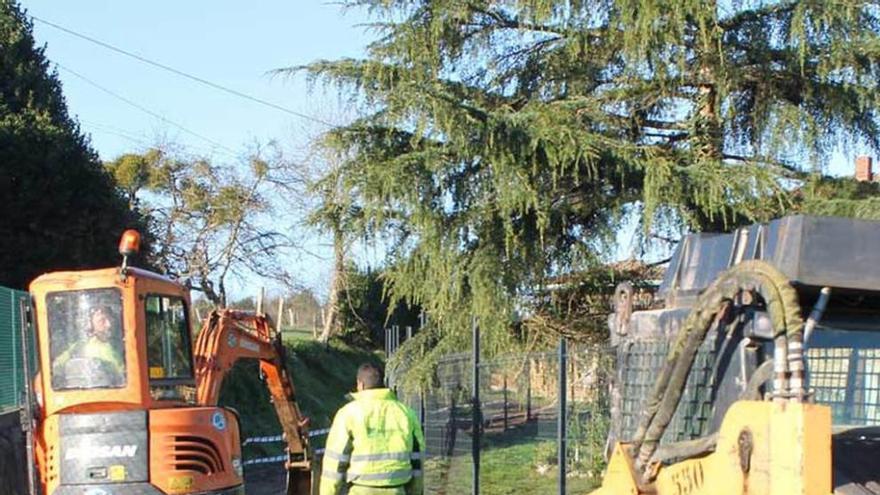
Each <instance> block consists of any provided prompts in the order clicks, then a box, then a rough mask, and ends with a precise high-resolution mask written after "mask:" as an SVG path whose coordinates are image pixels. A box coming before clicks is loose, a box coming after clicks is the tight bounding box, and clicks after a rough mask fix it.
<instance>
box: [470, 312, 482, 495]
mask: <svg viewBox="0 0 880 495" xmlns="http://www.w3.org/2000/svg"><path fill="white" fill-rule="evenodd" d="M473 339H474V342H473V370H472V371H473V379H474V383H473V405H472V411H471V412H472V414H473V418H472V419H471V422H472V423H471V425H472V429H473V435H472V436H471V456H472V458H473V464H474V465H473V487H472V489H471V493H472V494H473V495H479V493H480V430H481V426H482V425H481V423H482V419H481V418H480V325H479V324H478V323H477V319H476V318H474V321H473Z"/></svg>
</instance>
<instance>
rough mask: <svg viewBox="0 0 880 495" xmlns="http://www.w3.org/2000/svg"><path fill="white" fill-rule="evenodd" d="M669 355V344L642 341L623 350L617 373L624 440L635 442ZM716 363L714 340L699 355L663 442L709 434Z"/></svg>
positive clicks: (623, 347) (702, 348) (666, 342)
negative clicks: (637, 429) (630, 439)
mask: <svg viewBox="0 0 880 495" xmlns="http://www.w3.org/2000/svg"><path fill="white" fill-rule="evenodd" d="M668 352H669V342H668V341H659V340H657V341H640V342H633V343H631V344H629V345H625V346H621V348H620V350H619V355H618V366H619V368H618V372H619V376H620V380H621V381H620V384H621V388H622V394H621V430H620V434H621V438H622V439H629V438H632V436H633V435H634V434H635V431H636V428H637V427H638V424H639V420H640V419H641V413H642V411H643V410H644V408H645V400H646V398H647V397H648V395H649V394H650V392H651V389H652V388H653V387H654V382H655V380H656V379H657V374H658V373H659V371H660V369H661V368H662V367H663V363H664V362H665V361H666V355H667V354H668ZM714 361H715V343H714V339H711V338H710V339H706V341H705V342H704V343H703V345H702V347H700V350H699V351H698V352H697V356H696V359H695V361H694V366H693V368H692V369H691V373H690V375H688V380H687V383H686V385H685V390H684V394H683V395H682V398H681V402H680V403H679V405H678V409H677V410H676V411H675V415H674V416H673V418H672V422H671V423H670V424H669V427H668V428H667V429H666V433H664V435H663V441H664V442H671V441H681V440H691V439H694V438H698V437H700V436H703V435H705V434H706V433H707V431H706V429H707V425H708V422H709V420H710V418H711V415H712V394H711V374H712V366H713V363H714Z"/></svg>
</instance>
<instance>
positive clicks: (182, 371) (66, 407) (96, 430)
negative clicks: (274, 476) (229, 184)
mask: <svg viewBox="0 0 880 495" xmlns="http://www.w3.org/2000/svg"><path fill="white" fill-rule="evenodd" d="M139 242H140V236H139V235H138V234H137V232H135V231H126V232H125V234H123V237H122V240H121V242H120V254H122V256H123V262H122V265H121V266H120V267H117V268H109V269H102V270H90V271H75V272H55V273H49V274H46V275H42V276H40V277H38V278H37V279H35V280H34V281H33V282H32V283H31V285H30V292H31V295H32V301H33V308H32V309H33V311H32V314H33V315H35V317H34V318H32V323H34V324H35V327H36V331H35V335H36V343H37V345H36V349H37V351H36V356H35V357H34V358H32V359H31V361H33V362H37V363H39V364H38V365H37V370H36V371H37V372H36V377H35V379H34V380H33V384H32V386H28V387H26V389H27V390H26V391H25V394H26V401H27V403H28V407H26V408H25V413H24V414H23V418H24V422H25V425H26V432H27V435H26V436H27V438H28V442H27V443H28V445H27V447H28V448H27V451H28V456H29V457H30V460H31V461H32V462H30V463H29V464H30V465H29V466H28V467H29V468H30V469H31V471H32V472H31V474H30V487H29V488H30V492H31V493H32V494H37V493H42V494H45V495H113V494H138V495H160V494H181V495H183V494H199V495H208V494H211V495H238V494H244V491H245V488H244V484H243V464H242V458H241V439H240V434H239V432H240V427H239V416H238V414H237V413H236V412H235V411H234V410H232V409H229V408H224V407H221V406H218V397H219V393H220V387H221V384H222V382H223V379H224V377H225V376H226V374H227V372H228V371H229V370H230V369H231V368H232V366H233V365H234V364H235V362H236V361H238V360H239V359H256V360H259V363H260V371H261V375H262V376H263V377H264V378H265V382H266V384H267V386H268V389H269V392H270V395H271V397H272V402H273V404H274V407H275V410H276V412H277V414H278V418H279V421H280V423H281V425H282V427H283V429H284V434H285V435H284V438H285V440H286V442H287V449H286V450H287V455H288V460H287V463H286V468H287V470H288V485H287V493H288V495H308V494H309V493H311V455H310V449H309V444H308V434H307V420H306V419H305V418H304V417H303V415H302V414H301V413H300V410H299V408H298V406H297V402H296V393H295V388H294V385H293V381H292V379H291V375H290V373H289V371H288V370H287V367H286V356H285V349H284V346H283V345H282V342H281V338H280V336H279V335H278V333H277V332H275V331H273V328H272V325H271V323H270V321H269V319H268V318H267V317H266V316H264V315H260V314H253V313H246V312H241V311H232V310H218V311H213V312H212V313H211V314H210V315H209V316H208V317H207V318H206V319H205V321H204V325H203V327H202V329H201V331H200V332H199V334H198V338H197V340H196V341H195V343H194V345H193V342H192V331H191V327H190V314H191V313H190V307H191V306H190V298H189V293H188V290H187V289H186V288H185V287H184V286H182V285H181V284H179V283H177V282H175V281H173V280H171V279H169V278H166V277H164V276H162V275H159V274H156V273H153V272H150V271H146V270H142V269H138V268H132V267H129V266H128V263H127V260H128V257H129V256H130V255H132V254H134V253H135V252H137V250H138V247H139ZM29 385H30V384H29ZM34 467H35V469H34Z"/></svg>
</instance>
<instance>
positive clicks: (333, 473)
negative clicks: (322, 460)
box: [321, 469, 345, 481]
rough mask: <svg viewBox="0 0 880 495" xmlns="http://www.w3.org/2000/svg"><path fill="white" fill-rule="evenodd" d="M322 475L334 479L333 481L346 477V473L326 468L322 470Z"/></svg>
mask: <svg viewBox="0 0 880 495" xmlns="http://www.w3.org/2000/svg"><path fill="white" fill-rule="evenodd" d="M321 477H322V478H327V479H329V480H333V481H341V480H343V479H345V473H338V472H336V471H330V470H327V469H324V470H323V471H321Z"/></svg>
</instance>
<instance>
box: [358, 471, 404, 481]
mask: <svg viewBox="0 0 880 495" xmlns="http://www.w3.org/2000/svg"><path fill="white" fill-rule="evenodd" d="M412 475H413V471H412V469H404V470H403V471H392V472H390V473H369V474H354V473H348V481H349V482H354V481H384V480H393V479H399V478H411V477H412Z"/></svg>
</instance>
